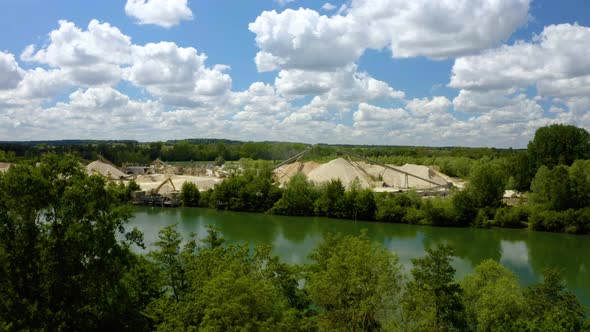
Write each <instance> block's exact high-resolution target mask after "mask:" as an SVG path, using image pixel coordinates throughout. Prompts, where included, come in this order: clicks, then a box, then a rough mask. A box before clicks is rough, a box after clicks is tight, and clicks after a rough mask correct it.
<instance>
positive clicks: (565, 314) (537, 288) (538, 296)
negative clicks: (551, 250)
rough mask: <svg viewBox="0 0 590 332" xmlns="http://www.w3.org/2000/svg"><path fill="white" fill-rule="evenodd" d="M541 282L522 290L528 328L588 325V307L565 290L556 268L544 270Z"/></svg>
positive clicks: (576, 328) (581, 327)
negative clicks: (524, 298)
mask: <svg viewBox="0 0 590 332" xmlns="http://www.w3.org/2000/svg"><path fill="white" fill-rule="evenodd" d="M543 276H544V278H543V282H541V283H539V284H536V285H533V286H531V287H529V288H528V289H526V290H525V297H526V306H527V311H526V315H527V321H526V325H525V328H526V330H527V331H539V332H541V331H584V330H586V331H587V329H588V328H590V324H589V321H588V319H587V318H586V317H587V314H588V312H587V310H585V309H584V307H583V306H582V305H581V304H580V301H579V300H578V299H577V298H576V296H575V295H574V294H572V293H571V292H569V291H567V290H566V289H565V286H564V284H563V279H562V277H561V276H560V275H559V273H558V272H557V271H555V270H547V271H545V272H544V274H543Z"/></svg>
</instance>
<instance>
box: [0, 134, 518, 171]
mask: <svg viewBox="0 0 590 332" xmlns="http://www.w3.org/2000/svg"><path fill="white" fill-rule="evenodd" d="M308 147H309V145H307V144H302V143H288V142H240V141H232V140H224V139H186V140H174V141H166V142H151V143H141V142H137V141H92V140H88V141H85V140H64V141H31V142H0V159H1V160H2V161H17V160H23V159H25V160H39V159H40V157H41V156H42V155H43V154H45V153H48V152H54V153H57V154H58V155H63V154H74V155H77V156H79V157H80V158H83V159H86V160H93V159H96V158H97V157H98V156H99V155H101V156H103V157H104V158H106V159H108V160H110V161H111V162H113V163H115V164H117V165H121V164H123V163H131V164H148V163H150V162H151V161H153V160H155V159H156V158H160V159H161V160H165V161H191V160H192V161H214V160H216V159H222V160H228V161H231V160H239V159H243V158H248V159H254V160H285V159H287V158H289V157H291V156H293V155H295V154H297V153H299V152H302V151H304V150H305V149H307V148H308ZM338 150H346V151H349V152H353V153H357V154H360V155H363V156H365V157H367V158H373V159H377V160H380V161H398V162H404V161H407V162H418V163H426V162H429V161H431V160H432V159H433V158H434V159H441V158H442V159H445V158H465V159H481V158H484V157H485V158H489V159H496V158H500V157H510V156H514V155H515V154H518V153H519V152H522V150H512V149H495V148H463V147H409V146H372V145H367V146H364V145H325V144H319V145H315V146H313V147H312V148H311V150H310V151H309V153H308V154H307V155H306V156H304V158H305V159H304V160H309V159H315V160H322V159H324V160H326V159H329V158H332V157H334V156H336V155H337V151H338Z"/></svg>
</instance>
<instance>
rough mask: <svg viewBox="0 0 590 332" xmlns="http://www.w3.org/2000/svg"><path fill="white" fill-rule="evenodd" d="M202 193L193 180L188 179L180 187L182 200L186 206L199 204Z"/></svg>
mask: <svg viewBox="0 0 590 332" xmlns="http://www.w3.org/2000/svg"><path fill="white" fill-rule="evenodd" d="M200 199H201V193H200V192H199V188H197V185H195V184H194V183H192V182H189V181H186V182H184V183H183V184H182V188H181V189H180V200H181V201H182V205H184V206H199V201H200Z"/></svg>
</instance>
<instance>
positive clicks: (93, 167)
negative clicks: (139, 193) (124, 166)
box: [86, 160, 127, 180]
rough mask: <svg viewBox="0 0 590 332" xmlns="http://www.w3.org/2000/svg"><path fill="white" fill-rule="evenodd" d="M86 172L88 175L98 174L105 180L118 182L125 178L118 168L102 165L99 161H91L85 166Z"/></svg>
mask: <svg viewBox="0 0 590 332" xmlns="http://www.w3.org/2000/svg"><path fill="white" fill-rule="evenodd" d="M86 171H87V172H88V174H90V175H93V174H99V175H102V176H104V177H106V178H109V179H113V180H119V179H123V178H126V177H127V175H126V174H125V173H123V172H121V171H120V170H119V169H118V168H116V167H114V166H113V165H110V164H107V163H104V162H102V161H100V160H97V161H93V162H91V163H90V164H88V165H87V166H86Z"/></svg>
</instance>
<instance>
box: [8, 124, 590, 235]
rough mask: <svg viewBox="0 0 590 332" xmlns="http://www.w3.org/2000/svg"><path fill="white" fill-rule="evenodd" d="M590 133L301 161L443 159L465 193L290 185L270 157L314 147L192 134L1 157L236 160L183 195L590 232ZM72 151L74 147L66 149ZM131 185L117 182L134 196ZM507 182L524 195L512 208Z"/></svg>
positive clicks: (362, 151) (16, 147) (223, 202)
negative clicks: (211, 183) (234, 166)
mask: <svg viewBox="0 0 590 332" xmlns="http://www.w3.org/2000/svg"><path fill="white" fill-rule="evenodd" d="M589 137H590V135H589V134H588V132H586V130H584V129H581V128H577V127H574V126H568V125H551V126H548V127H543V128H540V129H539V130H538V131H537V132H536V134H535V137H534V139H533V140H532V141H531V142H530V143H529V145H528V147H527V149H526V150H512V149H493V148H459V147H453V148H423V147H381V146H338V145H333V146H329V145H316V146H313V147H310V148H309V149H310V151H309V153H307V154H306V155H305V157H304V158H308V159H313V160H318V161H322V160H329V159H331V158H334V157H335V156H336V155H337V152H338V150H346V151H349V152H352V153H355V154H358V155H363V156H365V157H367V158H370V159H373V160H377V161H380V162H384V163H391V164H404V163H417V164H426V165H433V166H437V167H439V168H440V169H441V171H443V172H444V173H446V174H448V175H451V176H458V177H461V178H463V179H465V180H467V185H466V187H465V188H464V190H455V191H454V192H451V194H450V196H448V197H435V198H422V197H420V196H419V195H418V194H417V193H413V192H405V193H373V192H370V191H366V190H361V189H359V186H354V185H353V186H352V188H349V189H348V190H345V189H344V186H343V185H342V183H340V182H339V181H332V182H330V183H323V184H314V183H310V182H308V181H307V180H306V179H305V177H303V176H301V175H298V176H296V177H294V178H293V179H292V180H291V181H290V183H288V184H287V185H286V186H285V187H284V188H280V187H278V186H277V184H276V183H275V182H274V179H273V176H272V167H273V166H274V165H275V163H273V162H272V160H277V159H285V158H287V157H288V156H291V155H293V154H294V153H296V152H300V151H302V150H304V149H306V148H308V147H307V146H306V145H304V144H298V143H278V142H262V143H253V142H237V141H229V140H208V139H201V140H197V139H193V140H183V141H168V142H155V143H138V142H131V141H112V142H92V141H64V142H53V143H49V142H29V143H26V144H24V143H1V144H0V161H19V162H20V163H22V164H33V163H35V162H37V161H39V160H41V158H42V156H43V155H44V154H47V153H48V152H50V153H57V155H58V156H60V157H61V158H69V157H67V156H75V157H76V158H78V159H79V158H82V159H93V158H96V157H97V156H98V155H102V156H104V157H105V158H107V159H110V160H112V161H114V162H115V163H117V164H122V163H143V162H145V163H147V162H149V161H151V160H154V159H156V158H161V159H165V160H175V161H179V162H180V161H187V160H201V161H202V160H206V161H211V162H214V161H215V160H218V161H219V160H237V159H240V158H250V159H241V160H242V161H241V162H240V165H241V166H242V168H243V169H244V171H243V172H241V173H240V172H237V173H233V175H231V176H230V177H229V178H227V179H225V180H224V181H223V182H222V183H219V184H217V185H216V187H215V188H213V189H211V190H208V191H204V192H200V193H199V192H198V188H195V187H194V186H186V187H185V188H183V190H182V193H181V197H180V198H181V201H182V202H183V203H184V205H186V206H201V207H211V208H217V209H227V210H234V211H251V212H268V213H275V214H282V215H306V216H326V217H333V218H345V219H353V220H367V221H372V220H377V221H383V222H395V223H408V224H422V225H434V226H456V227H466V226H474V227H510V228H526V227H528V228H530V229H532V230H540V231H551V232H567V233H572V234H588V233H590V167H589V166H590V164H589V163H590V161H589V160H588V158H590V143H589ZM68 153H69V154H68ZM119 187H120V186H119ZM133 188H137V187H136V186H135V185H131V186H129V187H128V188H122V187H121V188H120V190H119V192H120V195H119V196H120V197H121V198H122V199H124V198H129V197H130V195H131V190H132V189H133ZM506 189H510V190H515V191H518V192H523V193H524V194H522V195H521V196H520V197H521V199H520V201H516V202H515V201H514V200H513V201H512V202H511V204H510V205H507V204H506V203H505V202H504V201H503V200H502V196H503V194H504V191H505V190H506Z"/></svg>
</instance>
